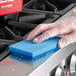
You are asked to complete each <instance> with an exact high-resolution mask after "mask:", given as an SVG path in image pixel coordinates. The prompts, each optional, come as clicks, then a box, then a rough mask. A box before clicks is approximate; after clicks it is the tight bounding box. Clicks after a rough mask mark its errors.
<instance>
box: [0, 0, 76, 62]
mask: <svg viewBox="0 0 76 76" xmlns="http://www.w3.org/2000/svg"><path fill="white" fill-rule="evenodd" d="M62 4H63V3H61V2H58V1H57V2H56V1H55V0H24V3H23V11H22V12H19V13H15V14H10V15H5V16H1V17H0V61H1V60H3V59H4V58H5V57H6V56H8V55H9V54H10V53H9V51H8V46H9V45H11V44H14V43H16V42H18V41H21V40H23V39H25V36H26V34H27V33H29V32H30V31H32V30H33V29H34V28H35V27H36V26H38V25H39V24H41V23H51V22H54V21H56V20H57V19H59V18H60V17H61V16H63V15H64V14H65V13H66V12H68V11H69V10H71V9H72V8H73V7H75V6H76V3H71V2H67V3H64V5H62ZM60 6H61V7H60Z"/></svg>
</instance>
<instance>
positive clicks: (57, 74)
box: [55, 67, 66, 76]
mask: <svg viewBox="0 0 76 76" xmlns="http://www.w3.org/2000/svg"><path fill="white" fill-rule="evenodd" d="M55 76H66V72H65V71H63V69H61V68H60V67H58V68H57V69H56V72H55Z"/></svg>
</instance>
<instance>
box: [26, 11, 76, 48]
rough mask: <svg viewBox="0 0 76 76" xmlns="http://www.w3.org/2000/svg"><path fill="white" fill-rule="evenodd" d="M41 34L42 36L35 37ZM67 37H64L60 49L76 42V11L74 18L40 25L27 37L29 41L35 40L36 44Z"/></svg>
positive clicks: (60, 42) (59, 43)
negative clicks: (57, 37) (49, 39)
mask: <svg viewBox="0 0 76 76" xmlns="http://www.w3.org/2000/svg"><path fill="white" fill-rule="evenodd" d="M40 33H43V34H41V35H40V36H38V37H36V38H35V39H34V37H35V36H36V35H38V34H40ZM58 35H65V36H63V37H62V38H61V39H60V40H59V42H58V45H59V47H60V48H63V47H65V46H66V45H68V44H70V43H73V42H76V11H75V10H74V11H73V13H72V16H70V17H69V18H66V19H64V20H61V21H57V22H54V23H49V24H40V25H38V26H37V27H36V28H35V29H34V30H33V31H32V32H31V33H30V34H29V36H28V37H27V40H28V41H30V40H33V39H34V40H33V42H34V43H38V42H41V41H44V40H46V39H48V38H51V37H54V36H58Z"/></svg>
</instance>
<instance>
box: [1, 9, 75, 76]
mask: <svg viewBox="0 0 76 76" xmlns="http://www.w3.org/2000/svg"><path fill="white" fill-rule="evenodd" d="M70 13H71V11H70ZM66 16H69V14H67V15H65V16H64V17H62V18H61V19H63V18H65V17H66ZM61 19H60V20H61ZM75 50H76V43H73V44H70V45H68V46H67V47H65V48H63V49H60V50H58V51H57V52H56V53H54V54H53V55H51V56H50V55H49V56H48V57H46V58H45V59H43V62H41V61H42V60H39V62H41V63H39V64H38V65H36V64H37V62H38V61H36V62H35V61H30V62H29V61H28V63H27V60H21V59H19V61H18V60H17V58H11V56H9V57H7V58H6V59H4V60H3V61H2V62H0V76H49V73H50V72H51V71H52V70H53V69H54V68H55V67H56V66H57V65H59V64H60V63H61V61H62V60H63V59H65V58H66V57H67V56H69V55H70V54H71V53H73V52H74V51H75ZM34 64H35V65H34Z"/></svg>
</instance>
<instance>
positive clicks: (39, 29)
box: [27, 23, 54, 41]
mask: <svg viewBox="0 0 76 76" xmlns="http://www.w3.org/2000/svg"><path fill="white" fill-rule="evenodd" d="M53 26H54V25H53V23H51V24H40V25H39V26H37V27H36V28H35V29H34V30H33V31H32V32H31V33H30V34H29V36H28V37H27V40H28V41H30V40H32V39H33V38H34V37H35V36H36V35H38V34H40V33H42V32H44V31H46V30H49V29H50V28H52V27H53Z"/></svg>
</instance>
